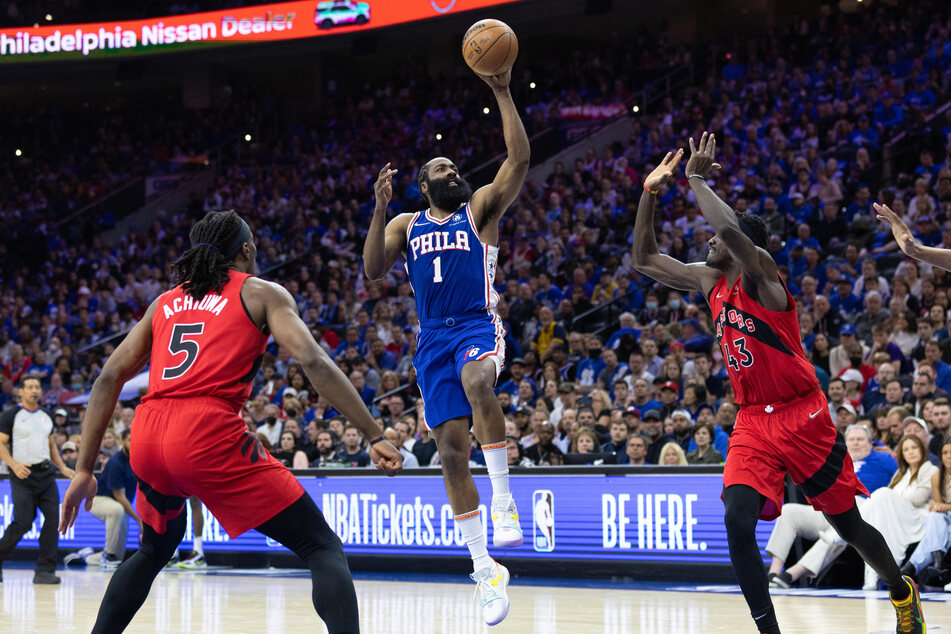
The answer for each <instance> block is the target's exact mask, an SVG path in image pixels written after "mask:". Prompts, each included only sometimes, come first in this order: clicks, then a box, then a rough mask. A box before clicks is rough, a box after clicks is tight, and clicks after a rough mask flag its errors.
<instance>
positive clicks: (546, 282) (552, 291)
mask: <svg viewBox="0 0 951 634" xmlns="http://www.w3.org/2000/svg"><path fill="white" fill-rule="evenodd" d="M564 298H565V294H564V293H563V292H561V289H560V288H558V287H557V286H555V285H554V284H552V283H551V275H549V274H548V273H547V272H546V271H542V272H541V273H539V274H538V292H537V293H535V303H537V304H547V305H548V306H550V307H552V308H555V307H556V306H558V302H560V301H561V300H563V299H564Z"/></svg>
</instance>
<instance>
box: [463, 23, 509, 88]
mask: <svg viewBox="0 0 951 634" xmlns="http://www.w3.org/2000/svg"><path fill="white" fill-rule="evenodd" d="M462 57H463V59H465V60H466V64H468V65H469V68H471V69H472V70H474V71H475V72H477V73H479V74H480V75H501V74H502V73H504V72H505V71H507V70H509V69H510V68H512V64H514V63H515V58H516V57H518V39H517V38H516V37H515V32H514V31H512V29H511V28H510V27H509V25H508V24H506V23H505V22H501V21H499V20H492V19H486V20H479V21H478V22H476V23H475V24H473V25H472V26H470V27H469V30H468V31H466V35H465V37H463V38H462Z"/></svg>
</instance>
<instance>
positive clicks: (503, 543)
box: [492, 493, 525, 548]
mask: <svg viewBox="0 0 951 634" xmlns="http://www.w3.org/2000/svg"><path fill="white" fill-rule="evenodd" d="M524 541H525V538H524V537H523V536H522V527H521V525H519V523H518V509H517V508H515V500H514V499H513V498H512V494H511V493H506V494H503V495H497V496H495V497H493V498H492V545H493V546H495V547H496V548H516V547H518V546H521V545H522V542H524Z"/></svg>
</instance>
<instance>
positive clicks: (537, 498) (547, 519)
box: [532, 489, 555, 553]
mask: <svg viewBox="0 0 951 634" xmlns="http://www.w3.org/2000/svg"><path fill="white" fill-rule="evenodd" d="M532 519H533V521H532V525H533V529H534V540H533V541H534V546H535V550H536V551H538V552H540V553H550V552H551V551H553V550H555V496H554V494H552V492H551V491H549V490H547V489H539V490H538V491H535V493H534V495H532Z"/></svg>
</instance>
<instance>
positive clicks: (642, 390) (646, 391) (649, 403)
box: [631, 379, 664, 419]
mask: <svg viewBox="0 0 951 634" xmlns="http://www.w3.org/2000/svg"><path fill="white" fill-rule="evenodd" d="M631 406H632V407H635V408H637V411H638V412H640V415H641V418H642V419H643V418H644V414H646V413H647V412H649V411H650V410H652V409H656V410H659V409H660V408H661V407H663V406H664V404H663V403H661V402H660V401H655V400H654V399H652V398H651V384H650V383H649V382H648V381H647V379H634V399H633V400H632V401H631Z"/></svg>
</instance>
